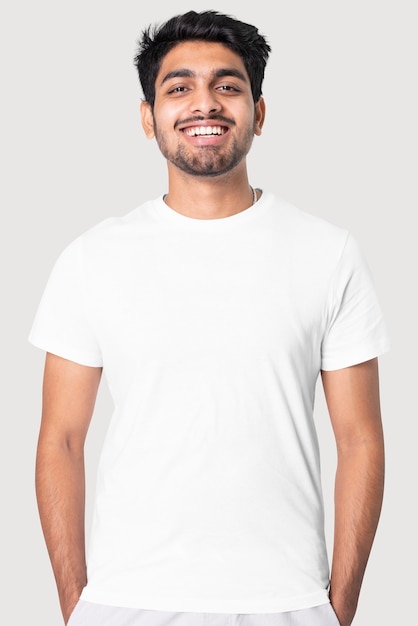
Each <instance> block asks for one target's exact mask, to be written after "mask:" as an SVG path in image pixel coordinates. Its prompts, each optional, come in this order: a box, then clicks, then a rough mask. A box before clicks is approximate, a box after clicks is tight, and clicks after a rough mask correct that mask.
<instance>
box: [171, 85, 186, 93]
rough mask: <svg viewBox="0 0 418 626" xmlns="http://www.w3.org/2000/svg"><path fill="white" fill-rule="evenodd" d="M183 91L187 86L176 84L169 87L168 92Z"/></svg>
mask: <svg viewBox="0 0 418 626" xmlns="http://www.w3.org/2000/svg"><path fill="white" fill-rule="evenodd" d="M185 91H187V87H185V86H184V85H176V86H175V87H172V88H171V89H169V91H168V93H172V94H177V93H184V92H185Z"/></svg>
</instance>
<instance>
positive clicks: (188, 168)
mask: <svg viewBox="0 0 418 626" xmlns="http://www.w3.org/2000/svg"><path fill="white" fill-rule="evenodd" d="M154 131H155V139H156V141H157V144H158V147H159V149H160V151H161V154H162V155H163V156H164V158H165V159H167V161H169V162H170V163H172V164H173V165H174V166H175V167H177V168H178V169H179V170H181V171H182V172H185V173H186V174H189V175H191V176H211V177H215V176H221V175H222V174H226V173H227V172H230V171H231V170H233V169H234V168H235V167H236V166H237V165H238V164H239V163H240V162H241V161H242V160H243V159H244V158H245V157H246V156H247V154H248V152H249V150H250V148H251V145H252V142H253V138H254V130H253V128H249V129H248V131H247V133H246V134H245V136H244V137H243V139H242V141H241V142H238V140H237V139H236V138H235V139H234V141H233V142H232V144H231V146H230V147H229V149H228V150H227V151H225V150H222V149H220V148H219V147H217V146H200V147H196V148H195V149H194V150H191V149H188V148H187V146H185V145H183V144H179V145H178V146H177V148H176V149H175V150H170V149H169V147H168V145H167V141H166V139H165V134H164V133H163V132H159V130H158V128H157V126H156V124H155V122H154Z"/></svg>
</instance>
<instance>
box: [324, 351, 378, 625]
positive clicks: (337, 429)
mask: <svg viewBox="0 0 418 626" xmlns="http://www.w3.org/2000/svg"><path fill="white" fill-rule="evenodd" d="M322 381H323V386H324V392H325V398H326V401H327V405H328V410H329V413H330V418H331V422H332V427H333V430H334V434H335V439H336V445H337V455H338V464H337V473H336V480H335V524H334V549H333V556H332V567H331V584H330V600H331V603H332V606H333V608H334V610H335V612H336V614H337V617H338V619H339V621H340V624H341V626H349V625H350V624H351V622H352V620H353V617H354V615H355V612H356V609H357V603H358V597H359V594H360V588H361V585H362V581H363V576H364V572H365V569H366V565H367V561H368V558H369V554H370V550H371V548H372V544H373V540H374V536H375V533H376V529H377V525H378V521H379V516H380V511H381V506H382V499H383V485H384V441H383V432H382V421H381V414H380V400H379V380H378V363H377V359H372V360H370V361H367V362H365V363H361V364H359V365H355V366H353V367H347V368H344V369H341V370H336V371H327V372H322Z"/></svg>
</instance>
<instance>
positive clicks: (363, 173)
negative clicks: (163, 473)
mask: <svg viewBox="0 0 418 626" xmlns="http://www.w3.org/2000/svg"><path fill="white" fill-rule="evenodd" d="M192 8H193V9H195V10H203V9H207V8H215V9H218V10H221V11H223V12H226V13H230V14H232V15H235V16H236V17H238V18H239V19H242V20H245V21H249V22H252V23H254V24H256V25H257V26H258V27H259V28H260V30H261V32H262V33H263V34H265V35H266V36H267V37H268V39H269V41H270V43H271V45H272V47H273V52H272V56H271V59H270V61H269V64H268V67H267V74H266V80H265V86H264V95H265V98H266V102H267V120H266V124H265V127H264V132H263V135H262V136H261V137H259V138H256V139H255V143H254V147H253V151H252V153H251V155H250V159H249V171H250V180H251V183H252V184H253V185H256V186H259V187H262V188H265V189H271V190H274V191H275V192H276V193H277V194H279V195H281V196H282V197H284V198H286V199H288V200H290V201H291V202H294V203H295V204H297V205H298V206H299V207H301V208H302V209H304V210H306V211H308V212H311V213H315V214H317V215H320V216H322V217H324V218H326V219H329V220H331V221H333V222H334V223H336V224H339V225H341V226H343V227H347V228H348V229H350V230H351V232H352V233H353V234H354V235H355V237H356V238H357V239H358V241H359V242H360V244H361V246H362V248H363V250H364V252H365V254H366V257H367V259H368V261H369V264H370V266H371V269H372V271H373V274H374V277H375V283H376V287H377V290H378V293H379V296H380V301H381V305H382V308H383V310H384V314H385V317H386V319H387V324H388V327H389V331H390V335H391V340H392V349H391V352H390V353H388V354H387V355H385V356H383V357H382V358H381V364H380V368H381V388H382V407H383V417H384V423H385V431H386V445H387V483H386V495H385V503H384V509H383V513H382V518H381V523H380V526H379V530H378V533H377V536H376V540H375V544H374V547H373V551H372V556H371V560H370V562H369V566H368V569H367V572H366V577H365V580H364V585H363V591H362V595H361V598H360V605H359V609H358V614H357V617H356V620H355V624H356V626H370V625H371V624H373V625H374V624H376V625H377V624H381V625H383V626H386V625H388V626H389V625H392V624H403V623H411V615H412V616H415V615H416V601H415V591H416V583H417V580H416V562H417V556H418V555H417V542H416V534H415V530H414V529H415V527H417V513H416V497H417V488H416V478H417V462H416V457H417V452H416V438H417V425H416V421H417V410H416V402H415V396H416V387H417V380H416V378H417V368H416V363H415V354H416V350H417V338H416V319H417V312H418V311H417V305H416V294H415V291H416V275H417V253H416V240H417V236H416V212H417V208H418V206H417V205H418V202H417V200H418V195H417V145H418V132H417V120H416V113H417V110H418V101H417V100H418V99H417V54H418V49H417V37H416V32H417V10H416V3H415V2H414V1H411V2H406V1H404V0H397V1H396V2H387V1H385V0H380V1H371V0H361V1H359V0H350V2H340V1H337V0H328V1H321V0H320V1H315V2H313V1H308V0H307V1H298V0H296V1H294V0H292V1H290V0H289V1H287V2H284V1H278V2H275V3H267V2H266V1H264V2H248V1H245V0H244V1H243V2H240V1H234V0H225V1H223V2H221V3H219V5H218V6H215V7H213V6H210V7H209V6H208V5H207V4H204V3H202V2H200V1H199V2H195V3H190V2H188V3H184V2H177V3H175V4H173V5H169V4H168V3H167V2H166V0H165V1H164V2H163V3H161V2H160V3H147V4H146V5H145V6H144V3H141V2H139V1H138V0H137V1H135V2H134V1H133V0H122V1H120V2H109V1H106V0H102V1H101V2H99V1H98V0H90V1H87V0H84V1H83V2H81V0H73V1H72V2H60V1H57V0H55V1H52V0H51V1H47V0H38V1H37V2H29V1H28V0H26V1H24V2H16V3H11V2H9V3H7V4H6V3H5V4H4V5H3V11H2V25H1V31H2V32H1V33H0V34H1V37H0V45H1V55H0V58H1V65H2V68H1V88H2V98H1V107H2V114H1V116H0V123H1V142H0V144H1V145H0V149H1V159H2V168H1V171H2V182H1V188H0V193H1V212H2V216H1V225H2V226H1V246H0V253H1V257H2V258H1V265H0V267H1V272H2V277H1V292H2V306H1V316H2V324H1V332H2V337H1V349H2V350H1V354H2V356H1V368H2V373H1V382H2V393H1V397H2V408H3V416H2V420H1V431H2V432H1V436H0V445H1V450H0V461H1V471H0V479H1V504H2V508H1V517H0V523H1V534H0V541H1V546H0V549H1V552H0V555H1V556H0V558H1V567H0V575H1V578H2V580H1V590H2V602H1V609H0V612H1V615H2V621H4V623H7V624H9V625H11V624H16V625H21V624H42V625H43V626H56V625H59V624H61V617H60V612H59V608H58V601H57V597H56V591H55V583H54V580H53V576H52V571H51V568H50V565H49V560H48V557H47V553H46V549H45V546H44V542H43V537H42V533H41V529H40V524H39V520H38V514H37V509H36V502H35V494H34V479H33V469H34V458H35V447H36V438H37V431H38V427H39V419H40V406H41V405H40V400H41V395H40V394H41V376H42V368H43V360H44V355H43V354H42V353H41V352H40V351H38V350H36V349H35V348H33V347H32V346H30V345H29V344H28V342H27V335H28V332H29V329H30V325H31V322H32V319H33V316H34V313H35V310H36V306H37V304H38V301H39V298H40V296H41V293H42V290H43V288H44V286H45V282H46V279H47V277H48V274H49V272H50V270H51V268H52V265H53V263H54V261H55V259H56V257H57V256H58V254H59V253H60V251H61V250H62V249H63V247H64V246H65V245H66V244H67V243H69V242H70V241H71V240H72V239H73V238H74V237H76V236H77V235H78V234H80V233H81V232H83V231H84V230H86V229H87V228H88V227H90V226H92V225H93V224H95V223H97V222H98V221H100V220H102V219H104V218H106V217H108V216H110V215H123V214H125V213H127V212H128V211H130V210H131V209H133V208H135V207H136V206H138V205H139V204H141V203H142V202H143V201H145V200H147V199H149V198H153V197H155V196H157V195H159V194H161V193H164V191H165V190H166V168H165V163H164V161H163V160H162V157H160V154H159V152H158V150H157V148H156V145H155V144H154V143H153V142H148V141H147V140H146V139H145V138H144V136H143V134H142V129H141V127H140V121H139V115H138V106H139V101H140V97H141V93H140V89H139V85H138V81H137V78H136V75H135V72H134V68H133V64H132V58H133V55H134V52H135V44H136V40H137V37H138V35H139V32H140V30H141V29H142V28H143V27H144V26H146V25H147V24H148V23H149V22H155V21H160V20H163V19H166V18H168V17H171V16H172V15H173V14H175V13H180V12H183V11H186V10H189V9H192ZM110 412H111V406H110V402H109V397H108V393H107V390H106V388H105V387H103V388H102V390H101V392H100V394H99V399H98V404H97V409H96V415H95V418H94V420H93V424H92V427H91V430H90V433H89V436H88V441H87V458H88V463H87V473H88V497H89V505H88V510H87V517H88V522H89V520H90V516H91V495H92V492H93V489H94V480H95V468H96V463H97V459H98V455H99V450H100V445H101V442H102V438H103V434H104V431H105V428H106V424H107V422H108V419H109V415H110ZM316 417H317V422H318V429H319V434H320V438H321V442H322V450H323V451H322V463H323V482H324V493H325V502H326V508H327V536H328V540H329V545H330V549H331V546H332V472H333V471H334V466H335V450H334V444H333V439H332V435H331V432H330V427H329V423H328V417H327V414H326V411H325V409H324V403H323V398H322V395H321V389H320V388H319V389H318V405H317V410H316ZM412 619H414V617H412Z"/></svg>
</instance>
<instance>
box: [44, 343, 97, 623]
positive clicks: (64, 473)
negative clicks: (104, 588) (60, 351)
mask: <svg viewBox="0 0 418 626" xmlns="http://www.w3.org/2000/svg"><path fill="white" fill-rule="evenodd" d="M101 373H102V370H101V368H99V367H87V366H84V365H79V364H77V363H74V362H73V361H68V360H67V359H63V358H61V357H58V356H55V355H52V354H49V353H48V354H47V356H46V361H45V371H44V381H43V394H42V421H41V428H40V433H39V440H38V448H37V456H36V496H37V501H38V508H39V514H40V519H41V524H42V529H43V533H44V536H45V542H46V545H47V549H48V553H49V558H50V560H51V565H52V569H53V572H54V576H55V580H56V583H57V589H58V594H59V600H60V605H61V610H62V614H63V617H64V621H65V623H67V621H68V619H69V617H70V615H71V612H72V610H73V609H74V606H75V604H76V603H77V601H78V599H79V597H80V594H81V591H82V589H83V587H84V586H85V584H86V582H87V577H86V560H85V530H84V528H85V526H84V511H85V475H84V443H85V439H86V435H87V431H88V427H89V424H90V420H91V417H92V414H93V410H94V405H95V401H96V395H97V390H98V387H99V383H100V378H101Z"/></svg>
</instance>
